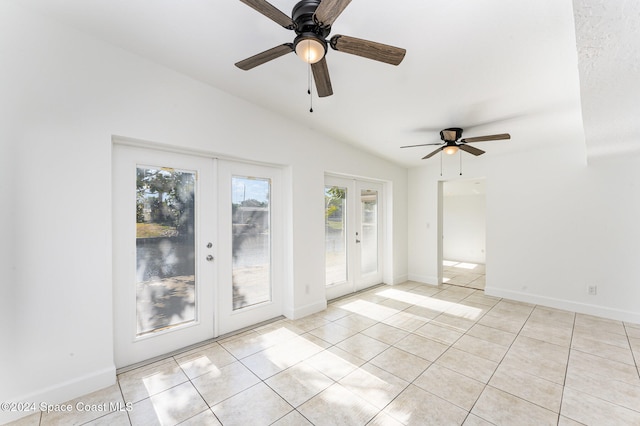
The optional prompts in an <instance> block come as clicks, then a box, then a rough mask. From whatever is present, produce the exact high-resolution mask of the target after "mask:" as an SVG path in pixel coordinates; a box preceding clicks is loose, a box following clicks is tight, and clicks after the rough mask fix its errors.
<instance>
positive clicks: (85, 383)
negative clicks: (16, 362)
mask: <svg viewBox="0 0 640 426" xmlns="http://www.w3.org/2000/svg"><path fill="white" fill-rule="evenodd" d="M115 383H116V367H115V365H112V366H110V367H107V368H104V369H102V370H98V371H95V372H93V373H89V374H86V375H84V376H81V377H77V378H75V379H72V380H67V381H65V382H62V383H58V384H55V385H53V386H49V387H46V388H44V389H42V390H39V391H37V392H33V393H30V394H28V395H22V396H16V397H14V398H12V399H11V400H10V402H15V403H19V402H20V403H25V402H27V403H33V404H35V406H36V407H38V406H39V405H40V404H41V403H43V402H44V403H46V404H61V403H63V402H67V401H71V400H72V399H76V398H79V397H81V396H83V395H87V394H89V393H92V392H95V391H98V390H100V389H104V388H106V387H109V386H111V385H113V384H115ZM33 413H34V411H26V412H25V411H23V412H16V411H1V412H0V424H5V423H9V422H12V421H14V420H18V419H19V418H21V417H26V416H28V415H31V414H33Z"/></svg>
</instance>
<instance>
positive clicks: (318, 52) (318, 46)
mask: <svg viewBox="0 0 640 426" xmlns="http://www.w3.org/2000/svg"><path fill="white" fill-rule="evenodd" d="M325 53H326V48H325V46H324V45H323V44H322V43H320V41H318V40H317V39H314V38H305V39H302V40H300V41H298V43H297V44H296V55H298V58H300V59H302V60H303V61H304V62H306V63H308V64H315V63H316V62H319V61H320V60H321V59H322V58H324V54H325Z"/></svg>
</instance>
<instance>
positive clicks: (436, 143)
mask: <svg viewBox="0 0 640 426" xmlns="http://www.w3.org/2000/svg"><path fill="white" fill-rule="evenodd" d="M429 145H442V142H435V143H421V144H419V145H405V146H401V147H400V148H415V147H417V146H429Z"/></svg>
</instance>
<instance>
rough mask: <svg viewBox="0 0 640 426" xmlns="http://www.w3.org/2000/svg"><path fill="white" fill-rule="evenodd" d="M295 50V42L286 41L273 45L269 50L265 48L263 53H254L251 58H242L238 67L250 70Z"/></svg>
mask: <svg viewBox="0 0 640 426" xmlns="http://www.w3.org/2000/svg"><path fill="white" fill-rule="evenodd" d="M291 52H293V44H291V43H285V44H281V45H280V46H276V47H273V48H271V49H269V50H265V51H264V52H262V53H258V54H257V55H253V56H252V57H250V58H247V59H245V60H242V61H240V62H237V63H236V67H238V68H240V69H241V70H245V71H248V70H250V69H251V68H255V67H257V66H258V65H262V64H264V63H265V62H269V61H271V60H273V59H276V58H279V57H280V56H283V55H286V54H287V53H291Z"/></svg>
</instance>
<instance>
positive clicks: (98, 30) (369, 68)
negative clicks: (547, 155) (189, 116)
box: [15, 0, 597, 166]
mask: <svg viewBox="0 0 640 426" xmlns="http://www.w3.org/2000/svg"><path fill="white" fill-rule="evenodd" d="M576 1H577V0H576ZM592 1H595V0H592ZM15 2H16V4H19V5H22V6H25V7H28V8H30V9H32V10H34V11H36V12H38V13H43V14H46V15H49V16H50V17H52V18H54V19H56V20H59V21H61V22H63V23H64V24H66V25H69V26H71V27H74V28H76V29H78V30H80V31H83V32H86V33H88V34H90V35H92V36H94V37H96V38H98V39H102V40H104V41H107V42H108V43H111V44H114V45H116V46H120V47H121V48H123V49H126V50H128V51H131V52H133V53H135V54H138V55H140V56H143V57H145V58H148V59H149V60H151V61H154V62H157V63H159V64H162V65H164V66H167V67H169V68H172V69H174V70H176V71H179V72H181V73H183V74H186V75H188V76H191V77H193V78H195V79H197V80H200V81H202V82H205V83H207V84H210V85H212V86H215V87H217V88H220V89H222V90H224V91H226V92H228V93H231V94H233V95H236V96H239V97H241V98H244V99H246V100H248V101H250V102H253V103H255V104H258V105H261V106H263V107H265V108H268V109H270V110H272V111H275V112H277V113H280V114H282V115H283V116H287V117H290V118H292V119H294V120H296V121H298V122H300V123H303V124H304V125H305V126H307V127H309V128H312V129H315V130H317V131H319V132H324V133H326V134H328V135H330V136H332V137H335V138H337V139H339V140H342V141H344V142H347V143H351V144H354V145H357V146H359V147H361V148H363V149H365V150H368V151H370V152H373V153H375V154H377V155H379V156H382V157H385V158H388V159H391V160H392V161H395V162H397V163H399V164H402V165H405V166H417V165H420V164H424V162H422V160H420V158H421V157H422V156H424V155H425V154H427V153H428V152H430V151H431V150H432V149H433V147H424V148H412V149H400V148H399V147H400V146H401V145H411V144H419V143H429V142H438V141H439V136H438V131H439V130H440V129H443V128H445V127H453V126H458V127H463V128H465V130H466V131H465V134H464V136H481V135H485V134H494V133H503V132H509V133H511V135H512V139H511V140H510V141H494V142H483V143H482V149H485V150H486V151H487V152H488V154H486V155H500V154H501V153H504V152H510V151H511V150H529V149H538V148H543V147H544V146H545V144H549V143H558V141H559V140H560V141H561V140H562V137H563V135H565V134H567V135H576V134H579V135H581V134H582V123H581V119H580V113H581V111H580V110H581V108H580V93H579V88H580V82H579V79H578V67H577V61H578V53H577V49H576V45H575V40H576V36H575V26H574V15H573V5H572V4H571V2H570V1H569V0H564V1H559V0H536V1H526V2H525V1H508V0H483V1H466V0H429V1H425V0H405V1H402V2H392V1H389V0H385V1H383V0H354V1H353V2H351V4H350V5H349V6H348V7H347V8H346V10H345V11H344V13H343V14H342V15H340V17H338V19H337V20H336V22H335V23H334V25H333V29H332V33H331V35H335V34H345V35H350V36H354V37H359V38H365V39H370V40H373V41H378V42H382V43H386V44H391V45H395V46H399V47H403V48H406V49H407V55H406V57H405V59H404V61H403V62H402V63H401V64H400V65H399V66H398V67H394V66H391V65H387V64H383V63H378V62H375V61H371V60H368V59H364V58H360V57H357V56H352V55H348V54H344V53H341V52H336V51H333V50H330V51H329V53H328V56H327V61H328V64H329V70H330V74H331V79H332V83H333V90H334V95H333V96H331V97H327V98H323V99H318V98H314V99H313V108H314V112H313V113H310V112H309V96H308V95H307V93H306V92H307V81H308V69H307V66H306V64H304V63H303V62H302V61H300V60H299V59H298V58H297V57H296V56H295V55H293V54H290V55H286V56H284V57H281V58H279V59H276V60H274V61H271V62H269V63H267V64H264V65H262V66H259V67H257V68H255V69H253V70H250V71H242V70H240V69H238V68H236V67H235V66H234V65H233V64H234V63H235V62H237V61H239V60H241V59H244V58H246V57H249V56H251V55H253V54H256V53H258V52H261V51H263V50H266V49H268V48H271V47H274V46H276V45H279V44H282V43H286V42H291V41H292V40H293V37H294V33H293V32H292V31H287V30H285V29H283V28H282V27H280V26H279V25H277V24H276V23H274V22H273V21H271V20H269V19H267V18H266V17H264V16H262V15H260V14H259V13H257V12H256V11H254V10H253V9H251V8H250V7H248V6H246V5H245V4H243V3H241V2H240V1H238V0H224V1H221V0H153V1H151V0H16V1H15ZM271 3H272V4H273V5H274V6H276V7H278V8H279V9H280V10H282V11H283V12H285V13H286V14H287V15H289V14H290V11H291V9H292V7H293V6H294V4H295V3H296V0H271ZM596 77H597V76H594V78H596ZM549 135H553V136H554V137H553V138H550V137H549ZM478 146H479V145H478ZM479 147H480V146H479ZM478 158H479V159H481V158H483V157H478ZM425 161H428V160H425Z"/></svg>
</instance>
